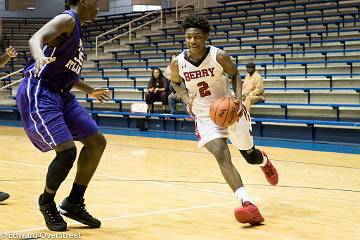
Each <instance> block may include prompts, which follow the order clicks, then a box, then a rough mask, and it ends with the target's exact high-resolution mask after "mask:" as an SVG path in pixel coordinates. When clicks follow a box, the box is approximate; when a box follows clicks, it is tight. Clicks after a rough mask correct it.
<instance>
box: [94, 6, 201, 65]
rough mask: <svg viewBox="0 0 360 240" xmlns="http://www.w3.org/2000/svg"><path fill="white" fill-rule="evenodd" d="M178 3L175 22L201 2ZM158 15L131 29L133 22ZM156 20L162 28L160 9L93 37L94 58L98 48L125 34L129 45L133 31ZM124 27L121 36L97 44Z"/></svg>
mask: <svg viewBox="0 0 360 240" xmlns="http://www.w3.org/2000/svg"><path fill="white" fill-rule="evenodd" d="M179 2H181V0H176V2H175V14H176V17H175V19H176V21H177V20H178V15H179V12H180V11H183V10H185V8H187V7H189V6H192V5H193V6H194V7H195V4H197V8H200V2H201V0H195V1H193V2H191V3H189V4H186V5H184V6H179ZM205 2H206V0H203V7H205ZM159 13H160V17H157V18H155V19H153V20H150V21H148V22H146V23H144V24H142V25H140V26H138V27H135V28H133V27H132V24H133V23H134V22H137V21H139V20H141V19H143V18H145V17H148V16H150V15H154V14H159ZM158 20H160V28H162V27H163V10H162V9H160V10H156V11H153V12H151V13H148V14H146V15H144V16H142V17H139V18H136V19H134V20H132V21H130V22H128V23H125V24H123V25H120V26H118V27H116V28H113V29H111V30H109V31H107V32H104V33H102V34H99V35H98V36H96V37H95V54H96V58H98V48H99V47H101V46H103V45H105V44H107V43H109V42H112V41H114V40H116V39H118V38H120V37H122V36H125V35H127V34H129V37H128V41H129V43H131V41H132V32H133V31H135V30H137V29H140V28H142V27H144V26H147V25H149V24H151V23H153V22H156V21H158ZM125 27H126V28H128V31H126V32H124V33H121V34H119V35H117V36H115V37H113V38H111V39H109V40H106V41H104V42H101V43H99V38H101V37H103V36H104V35H107V34H109V33H111V32H114V31H118V30H119V29H121V28H125Z"/></svg>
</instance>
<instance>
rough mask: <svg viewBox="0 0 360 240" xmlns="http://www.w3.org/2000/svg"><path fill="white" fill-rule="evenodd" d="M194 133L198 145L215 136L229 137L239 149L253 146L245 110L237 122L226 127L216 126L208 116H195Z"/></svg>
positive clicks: (202, 145) (203, 144)
mask: <svg viewBox="0 0 360 240" xmlns="http://www.w3.org/2000/svg"><path fill="white" fill-rule="evenodd" d="M195 134H196V136H197V137H198V141H199V142H198V147H204V146H205V144H206V143H208V142H210V141H212V140H214V139H216V138H229V139H230V141H231V143H232V144H233V145H234V146H235V147H236V148H237V149H239V150H248V149H250V148H252V147H253V146H254V140H253V136H252V126H251V118H250V115H249V114H248V113H247V111H244V114H243V115H242V117H241V118H240V119H239V121H238V122H236V123H234V124H233V125H231V126H229V127H228V128H227V129H226V128H221V127H219V126H217V125H216V124H215V123H214V122H213V121H212V120H211V118H210V116H209V117H196V121H195Z"/></svg>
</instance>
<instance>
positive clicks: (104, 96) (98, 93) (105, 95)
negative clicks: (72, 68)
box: [89, 89, 111, 103]
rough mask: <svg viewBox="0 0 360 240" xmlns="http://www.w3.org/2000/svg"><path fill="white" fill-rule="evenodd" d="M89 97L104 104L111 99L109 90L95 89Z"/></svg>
mask: <svg viewBox="0 0 360 240" xmlns="http://www.w3.org/2000/svg"><path fill="white" fill-rule="evenodd" d="M89 95H90V96H91V97H93V98H96V99H97V100H99V101H100V102H102V103H103V102H105V101H107V100H109V99H110V97H111V94H110V91H109V90H107V89H94V91H92V93H90V94H89Z"/></svg>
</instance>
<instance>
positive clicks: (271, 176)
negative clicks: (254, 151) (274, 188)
mask: <svg viewBox="0 0 360 240" xmlns="http://www.w3.org/2000/svg"><path fill="white" fill-rule="evenodd" d="M261 153H262V154H263V155H264V156H265V157H266V158H267V159H268V161H267V163H266V165H265V166H264V167H260V168H261V170H262V171H263V172H264V174H265V177H266V180H267V181H268V182H269V183H270V184H271V185H276V184H277V183H278V182H279V175H278V173H277V171H276V168H275V167H274V165H272V163H271V162H270V159H269V158H268V156H267V155H266V153H265V152H263V151H261Z"/></svg>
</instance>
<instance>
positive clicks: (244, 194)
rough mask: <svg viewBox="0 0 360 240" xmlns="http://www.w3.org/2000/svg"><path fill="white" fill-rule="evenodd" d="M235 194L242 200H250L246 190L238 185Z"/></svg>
mask: <svg viewBox="0 0 360 240" xmlns="http://www.w3.org/2000/svg"><path fill="white" fill-rule="evenodd" d="M235 196H236V197H237V198H238V199H239V200H240V201H241V202H242V203H244V202H251V203H252V200H251V198H250V197H249V195H248V193H247V192H246V190H245V188H244V187H240V188H238V189H237V190H236V191H235Z"/></svg>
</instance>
